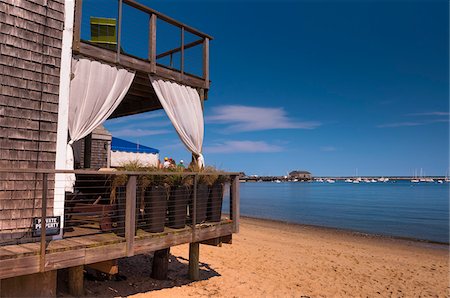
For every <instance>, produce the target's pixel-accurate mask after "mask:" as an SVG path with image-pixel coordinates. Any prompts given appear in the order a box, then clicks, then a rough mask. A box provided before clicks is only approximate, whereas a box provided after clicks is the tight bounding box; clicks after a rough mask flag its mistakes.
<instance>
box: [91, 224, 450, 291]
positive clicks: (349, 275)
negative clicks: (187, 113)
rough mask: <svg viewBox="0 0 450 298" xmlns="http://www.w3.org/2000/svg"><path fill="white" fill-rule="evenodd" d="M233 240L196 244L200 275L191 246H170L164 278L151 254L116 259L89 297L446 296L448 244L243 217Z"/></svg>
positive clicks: (94, 284) (94, 285)
mask: <svg viewBox="0 0 450 298" xmlns="http://www.w3.org/2000/svg"><path fill="white" fill-rule="evenodd" d="M240 229H241V230H240V233H239V234H237V235H233V244H232V245H225V244H224V245H223V246H222V247H212V246H207V245H202V246H201V247H200V261H201V273H200V277H201V280H200V281H197V282H191V281H189V280H188V279H187V277H186V275H187V258H188V245H182V246H177V247H173V248H172V249H171V254H172V256H171V259H170V264H169V280H167V281H156V280H153V279H151V278H150V277H149V276H150V271H151V258H152V256H151V254H150V255H143V256H136V257H133V258H131V259H124V260H121V261H120V266H121V267H120V269H119V270H120V274H122V275H124V276H126V280H122V281H92V280H91V281H86V284H85V288H86V295H87V296H93V295H95V296H131V297H140V298H143V297H186V296H194V297H210V296H214V297H448V295H449V262H448V261H449V260H448V245H438V244H427V243H420V242H415V241H409V240H400V239H390V238H382V237H374V236H369V235H363V234H356V233H351V232H346V231H339V230H333V229H324V228H318V227H310V226H300V225H291V224H285V223H280V222H272V221H264V220H256V219H248V218H243V219H242V222H241V228H240Z"/></svg>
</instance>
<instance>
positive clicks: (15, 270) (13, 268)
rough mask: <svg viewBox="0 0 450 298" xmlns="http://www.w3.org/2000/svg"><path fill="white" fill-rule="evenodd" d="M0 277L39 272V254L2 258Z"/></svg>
mask: <svg viewBox="0 0 450 298" xmlns="http://www.w3.org/2000/svg"><path fill="white" fill-rule="evenodd" d="M0 268H1V270H0V279H4V278H8V277H14V276H20V275H27V274H32V273H37V272H39V256H38V255H36V256H29V257H23V258H20V259H5V260H0Z"/></svg>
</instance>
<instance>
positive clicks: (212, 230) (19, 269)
mask: <svg viewBox="0 0 450 298" xmlns="http://www.w3.org/2000/svg"><path fill="white" fill-rule="evenodd" d="M232 223H233V221H232V220H229V219H222V221H221V222H218V223H204V224H198V225H196V226H195V228H193V227H189V226H186V227H185V228H182V229H171V228H167V227H166V228H165V230H164V232H162V233H148V232H145V231H143V230H140V229H139V230H137V233H136V236H135V237H134V243H133V245H131V246H130V245H129V242H127V241H126V239H125V237H119V236H117V235H116V234H114V233H101V234H94V235H82V236H77V235H80V234H84V231H83V228H79V227H77V228H75V229H74V230H73V232H70V233H68V234H66V235H65V237H66V238H64V239H60V240H51V241H48V242H47V246H46V249H45V253H44V254H41V253H40V251H41V244H40V243H39V242H35V243H25V244H17V245H8V246H2V247H0V268H2V270H0V279H4V278H9V277H14V276H20V275H26V274H32V273H38V272H45V271H51V270H55V269H61V268H68V267H74V266H78V265H86V264H92V263H97V262H102V261H107V260H113V259H118V258H122V257H130V256H134V255H137V254H143V253H149V252H153V251H156V250H160V249H165V248H169V247H171V246H175V245H180V244H184V243H192V242H202V241H205V240H209V239H215V238H220V237H224V239H225V238H227V239H230V236H231V234H232V233H233V225H232Z"/></svg>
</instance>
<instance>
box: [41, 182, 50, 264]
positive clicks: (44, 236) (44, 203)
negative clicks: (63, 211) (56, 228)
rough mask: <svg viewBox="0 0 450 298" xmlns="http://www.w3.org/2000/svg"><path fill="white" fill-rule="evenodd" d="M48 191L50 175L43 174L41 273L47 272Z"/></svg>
mask: <svg viewBox="0 0 450 298" xmlns="http://www.w3.org/2000/svg"><path fill="white" fill-rule="evenodd" d="M47 191H48V174H47V173H44V174H42V209H41V250H40V252H41V254H40V271H41V272H44V271H45V250H46V249H47Z"/></svg>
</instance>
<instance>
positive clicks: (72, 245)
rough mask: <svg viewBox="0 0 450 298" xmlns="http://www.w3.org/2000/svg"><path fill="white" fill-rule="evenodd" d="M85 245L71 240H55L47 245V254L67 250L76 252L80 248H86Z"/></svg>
mask: <svg viewBox="0 0 450 298" xmlns="http://www.w3.org/2000/svg"><path fill="white" fill-rule="evenodd" d="M84 247H85V245H84V244H82V243H79V242H75V241H72V240H71V239H70V238H69V239H61V240H53V241H50V243H49V244H48V245H47V250H46V252H47V253H55V252H60V251H66V250H71V249H72V250H76V249H78V248H84Z"/></svg>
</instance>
